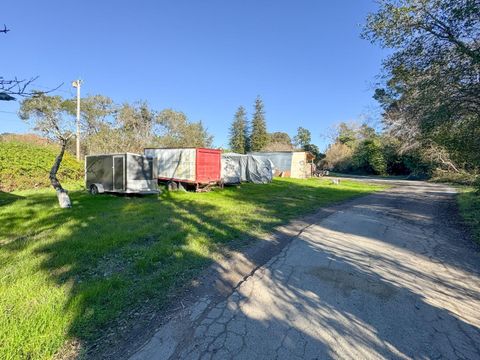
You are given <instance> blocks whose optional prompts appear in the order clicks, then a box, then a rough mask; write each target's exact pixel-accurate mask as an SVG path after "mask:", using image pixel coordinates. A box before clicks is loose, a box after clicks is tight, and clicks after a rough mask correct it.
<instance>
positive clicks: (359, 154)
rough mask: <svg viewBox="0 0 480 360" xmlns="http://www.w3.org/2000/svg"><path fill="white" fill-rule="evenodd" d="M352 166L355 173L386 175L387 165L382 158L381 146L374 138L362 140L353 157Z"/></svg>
mask: <svg viewBox="0 0 480 360" xmlns="http://www.w3.org/2000/svg"><path fill="white" fill-rule="evenodd" d="M352 160H353V165H354V167H355V169H356V171H359V172H362V173H366V174H375V175H386V174H387V163H386V161H385V158H384V156H383V151H382V144H381V142H380V140H379V139H378V138H376V137H373V138H368V139H364V140H362V141H361V142H360V143H359V144H358V146H357V148H356V150H355V153H354V155H353V159H352Z"/></svg>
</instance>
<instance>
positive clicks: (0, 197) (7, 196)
mask: <svg viewBox="0 0 480 360" xmlns="http://www.w3.org/2000/svg"><path fill="white" fill-rule="evenodd" d="M20 199H23V196H20V195H15V194H12V193H8V192H3V191H0V206H4V205H9V204H11V203H13V202H15V201H17V200H20Z"/></svg>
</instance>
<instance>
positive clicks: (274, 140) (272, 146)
mask: <svg viewBox="0 0 480 360" xmlns="http://www.w3.org/2000/svg"><path fill="white" fill-rule="evenodd" d="M262 150H265V151H290V150H293V145H292V140H291V139H290V136H289V135H288V134H287V133H286V132H281V131H277V132H273V133H269V134H268V144H267V145H266V146H265V147H264V148H263V149H262Z"/></svg>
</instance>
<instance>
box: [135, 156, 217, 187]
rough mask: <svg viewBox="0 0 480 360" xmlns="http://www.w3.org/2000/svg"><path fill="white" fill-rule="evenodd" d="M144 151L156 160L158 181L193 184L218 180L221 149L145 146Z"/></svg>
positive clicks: (203, 183) (211, 182) (212, 182)
mask: <svg viewBox="0 0 480 360" xmlns="http://www.w3.org/2000/svg"><path fill="white" fill-rule="evenodd" d="M144 153H145V155H146V156H148V157H153V158H154V159H155V160H156V161H155V162H156V165H157V169H156V170H157V171H156V172H157V174H158V180H159V181H174V182H180V183H187V184H195V185H207V184H214V183H219V182H220V176H221V174H220V171H221V170H220V169H221V150H216V149H205V148H182V149H159V148H146V149H145V150H144Z"/></svg>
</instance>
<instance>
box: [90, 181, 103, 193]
mask: <svg viewBox="0 0 480 360" xmlns="http://www.w3.org/2000/svg"><path fill="white" fill-rule="evenodd" d="M88 191H90V194H92V195H96V194H102V193H104V192H105V189H104V188H103V185H102V184H99V183H93V184H92V185H90V189H88Z"/></svg>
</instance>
